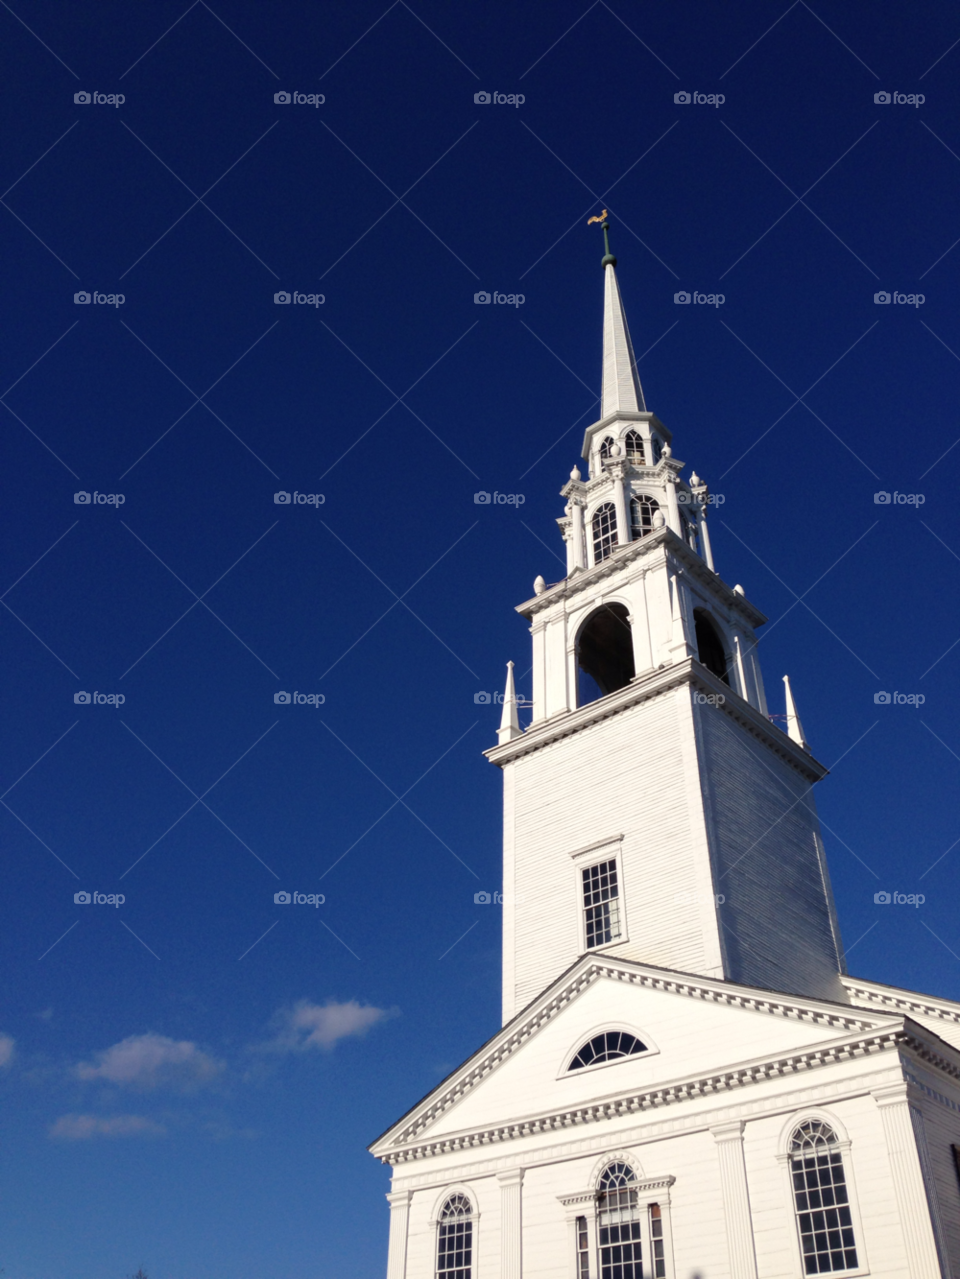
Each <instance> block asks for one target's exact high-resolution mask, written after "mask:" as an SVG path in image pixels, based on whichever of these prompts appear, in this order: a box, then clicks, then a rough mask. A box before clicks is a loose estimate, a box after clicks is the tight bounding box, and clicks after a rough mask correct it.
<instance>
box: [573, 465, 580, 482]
mask: <svg viewBox="0 0 960 1279" xmlns="http://www.w3.org/2000/svg"><path fill="white" fill-rule="evenodd" d="M570 478H571V480H579V479H580V478H581V476H580V467H579V466H575V467H574V468H573V470H572V471H571V472H570Z"/></svg>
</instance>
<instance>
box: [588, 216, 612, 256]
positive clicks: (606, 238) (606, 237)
mask: <svg viewBox="0 0 960 1279" xmlns="http://www.w3.org/2000/svg"><path fill="white" fill-rule="evenodd" d="M591 222H599V223H600V226H601V228H602V229H603V247H604V248H605V249H606V253H604V255H603V260H602V261H601V263H600V265H601V266H603V267H606V266H616V265H617V259H616V258H615V257H614V256H613V254H612V253H611V252H610V218H609V215H608V213H607V211H606V209H604V210H603V212H602V213H600V214H598V215H597V216H596V217H593V218H587V226H589V225H590V223H591Z"/></svg>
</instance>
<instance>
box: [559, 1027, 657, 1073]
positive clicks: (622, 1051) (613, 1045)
mask: <svg viewBox="0 0 960 1279" xmlns="http://www.w3.org/2000/svg"><path fill="white" fill-rule="evenodd" d="M646 1051H647V1045H646V1044H644V1043H641V1042H640V1040H639V1039H638V1038H637V1037H636V1035H631V1034H630V1032H629V1031H628V1030H607V1031H604V1033H603V1034H602V1035H594V1037H593V1038H592V1039H589V1040H587V1042H586V1043H585V1044H584V1045H583V1047H582V1048H581V1049H580V1051H579V1052H578V1053H577V1055H576V1057H574V1059H573V1061H572V1062H571V1063H570V1065H569V1066H568V1067H567V1069H568V1070H582V1069H583V1067H584V1066H599V1065H600V1063H601V1062H603V1061H616V1060H617V1058H618V1057H633V1056H635V1055H636V1054H637V1053H645V1052H646Z"/></svg>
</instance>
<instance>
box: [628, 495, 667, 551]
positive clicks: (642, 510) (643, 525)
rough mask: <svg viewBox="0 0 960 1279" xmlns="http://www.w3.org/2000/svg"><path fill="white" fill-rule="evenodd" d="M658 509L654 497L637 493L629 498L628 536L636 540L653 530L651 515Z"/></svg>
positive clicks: (658, 505) (658, 506)
mask: <svg viewBox="0 0 960 1279" xmlns="http://www.w3.org/2000/svg"><path fill="white" fill-rule="evenodd" d="M659 510H660V503H659V502H658V501H657V499H656V498H655V497H649V496H648V495H647V494H646V493H638V494H637V496H636V497H632V498H631V499H630V536H631V538H632V539H633V540H634V541H635V542H636V541H637V540H638V539H639V538H641V537H646V535H647V534H648V533H650V532H652V530H653V517H654V515H655V514H656V513H657V511H659Z"/></svg>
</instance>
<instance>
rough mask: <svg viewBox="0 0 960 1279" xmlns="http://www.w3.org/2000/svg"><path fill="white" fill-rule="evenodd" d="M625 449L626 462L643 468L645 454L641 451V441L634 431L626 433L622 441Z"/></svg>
mask: <svg viewBox="0 0 960 1279" xmlns="http://www.w3.org/2000/svg"><path fill="white" fill-rule="evenodd" d="M623 443H624V445H625V447H626V453H627V461H628V462H632V463H633V464H634V466H643V465H644V463H645V462H646V454H645V452H644V449H643V439H642V438H641V437H640V436H639V435H638V434H637V432H636V431H628V432H627V434H626V437H625V439H624V441H623Z"/></svg>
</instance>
